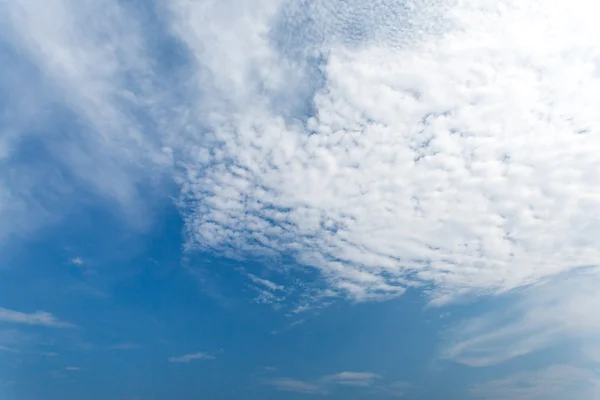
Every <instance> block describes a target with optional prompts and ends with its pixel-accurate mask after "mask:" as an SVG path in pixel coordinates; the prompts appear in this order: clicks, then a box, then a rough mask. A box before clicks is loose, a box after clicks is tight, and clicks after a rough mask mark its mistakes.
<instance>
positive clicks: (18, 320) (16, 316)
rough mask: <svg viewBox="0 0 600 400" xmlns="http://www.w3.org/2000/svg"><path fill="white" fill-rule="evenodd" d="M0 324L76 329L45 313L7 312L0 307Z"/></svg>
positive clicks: (7, 310)
mask: <svg viewBox="0 0 600 400" xmlns="http://www.w3.org/2000/svg"><path fill="white" fill-rule="evenodd" d="M0 322H7V323H12V324H24V325H39V326H47V327H52V328H75V327H76V326H75V325H73V324H71V323H69V322H64V321H61V320H59V319H58V318H56V317H55V316H54V315H52V314H51V313H49V312H46V311H36V312H34V313H31V314H27V313H24V312H20V311H14V310H9V309H6V308H2V307H0Z"/></svg>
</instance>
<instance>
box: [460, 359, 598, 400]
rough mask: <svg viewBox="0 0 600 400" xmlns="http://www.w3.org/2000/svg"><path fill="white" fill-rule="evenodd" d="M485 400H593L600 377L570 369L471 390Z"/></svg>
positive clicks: (522, 375)
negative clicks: (575, 399)
mask: <svg viewBox="0 0 600 400" xmlns="http://www.w3.org/2000/svg"><path fill="white" fill-rule="evenodd" d="M471 394H473V396H474V397H475V398H476V399H482V400H505V399H514V400H562V399H574V398H577V399H581V400H594V399H597V398H598V395H600V376H599V375H598V374H594V373H592V372H590V371H589V370H586V369H581V368H577V367H573V366H569V365H553V366H550V367H547V368H543V369H541V370H538V371H528V372H521V373H517V374H513V375H511V376H509V377H507V378H504V379H498V380H494V381H489V382H485V383H482V384H478V385H475V386H473V387H472V388H471Z"/></svg>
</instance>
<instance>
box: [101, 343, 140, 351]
mask: <svg viewBox="0 0 600 400" xmlns="http://www.w3.org/2000/svg"><path fill="white" fill-rule="evenodd" d="M140 347H141V346H140V345H139V344H137V343H117V344H113V345H110V346H108V347H107V349H109V350H137V349H139V348H140Z"/></svg>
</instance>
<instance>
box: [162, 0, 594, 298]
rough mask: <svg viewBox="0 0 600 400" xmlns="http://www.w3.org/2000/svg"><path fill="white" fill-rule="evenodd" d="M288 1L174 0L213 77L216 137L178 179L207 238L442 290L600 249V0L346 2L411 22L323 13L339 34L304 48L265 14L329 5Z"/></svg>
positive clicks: (227, 250)
mask: <svg viewBox="0 0 600 400" xmlns="http://www.w3.org/2000/svg"><path fill="white" fill-rule="evenodd" d="M430 3H431V2H430ZM434 3H435V6H437V5H439V3H440V2H434ZM281 4H282V3H281V2H278V1H267V0H264V1H262V2H260V4H255V3H254V2H253V3H252V6H250V5H249V3H248V2H245V1H241V0H240V1H233V0H232V1H226V2H219V3H218V4H217V3H211V4H210V5H208V4H202V5H198V4H195V3H192V2H185V1H179V2H175V3H173V10H174V15H175V17H176V18H175V19H174V20H173V27H174V28H173V29H174V31H175V32H176V33H177V34H178V35H179V37H180V38H181V39H182V41H183V42H184V43H186V44H187V45H188V47H189V49H190V51H192V52H193V53H194V54H195V55H196V60H197V62H198V65H197V67H198V69H199V71H201V72H199V73H198V74H197V79H198V87H199V88H200V87H201V88H202V90H203V93H207V92H208V93H209V95H207V97H206V98H205V97H202V96H200V97H201V98H199V99H198V105H197V107H196V108H195V109H192V113H195V117H196V118H198V119H201V120H202V121H203V122H204V123H205V124H207V125H208V126H209V130H210V132H211V134H210V135H209V137H208V138H207V137H204V136H203V137H202V139H198V140H196V144H197V145H196V146H192V145H190V146H189V149H190V150H189V151H188V152H187V154H188V156H189V160H188V161H187V163H186V165H187V167H188V169H187V172H186V174H185V176H182V178H181V183H182V203H181V204H182V206H183V209H184V213H185V216H186V224H187V233H188V237H189V246H190V247H191V248H194V247H195V248H203V249H209V250H218V251H222V252H223V253H224V254H227V255H231V254H235V255H237V256H241V255H244V254H252V255H253V256H255V257H256V255H257V254H259V255H260V254H263V255H266V256H273V255H280V254H285V255H290V254H291V255H293V256H295V257H296V260H297V261H299V262H300V263H303V264H305V265H309V266H312V267H314V268H316V269H317V270H318V271H320V272H321V274H322V276H323V277H324V278H325V279H326V280H327V281H328V282H329V285H330V287H331V288H333V289H334V290H335V291H336V292H337V293H338V294H343V295H346V296H348V297H350V298H352V299H356V300H368V299H381V298H389V297H392V296H397V295H400V294H402V293H403V291H404V289H405V288H406V287H407V286H409V285H415V284H423V283H432V284H433V286H430V287H431V288H432V289H431V297H432V301H433V302H435V303H437V304H441V303H444V302H447V301H449V300H452V299H455V298H456V297H457V296H461V295H467V294H478V293H490V292H492V293H496V292H503V291H507V290H509V289H511V288H515V287H520V286H523V285H526V284H529V283H531V282H535V281H537V280H538V279H540V278H542V277H545V276H552V275H555V274H557V273H560V272H562V271H566V270H569V269H571V268H573V267H576V266H580V265H587V264H594V263H596V262H597V260H598V259H600V250H599V249H600V242H598V241H599V240H600V223H598V221H600V218H599V217H600V207H599V206H598V204H599V203H598V200H599V199H600V180H599V178H598V177H599V176H600V162H598V158H597V156H596V155H597V153H598V151H599V150H600V140H599V139H598V138H599V137H600V136H598V135H597V134H596V133H597V130H598V127H600V118H598V117H597V113H596V111H595V109H594V107H593V104H596V103H598V102H600V74H598V70H599V68H598V66H599V65H600V61H599V60H600V46H598V44H597V42H596V41H595V40H594V39H592V38H594V37H595V36H596V34H597V33H598V28H597V23H596V21H595V20H594V18H592V17H591V15H595V13H594V11H595V10H597V8H598V6H597V5H595V3H591V2H588V1H584V0H576V2H575V3H573V2H571V1H566V0H553V1H550V2H544V3H543V4H542V3H541V2H535V1H531V2H526V4H524V3H522V2H515V1H511V0H503V1H500V2H484V3H482V2H475V1H466V2H458V3H452V4H454V5H452V6H451V7H450V6H447V7H443V8H440V10H441V11H435V13H436V14H435V15H436V18H435V19H434V20H435V21H436V24H437V26H438V28H436V29H433V28H432V27H431V26H430V25H428V22H427V21H430V19H429V18H427V16H428V15H430V14H431V12H433V11H431V10H433V9H435V7H430V8H427V7H422V4H424V2H419V1H416V2H414V5H415V8H413V9H416V10H420V11H419V12H418V13H417V14H419V15H416V14H415V12H414V11H411V8H410V7H405V6H400V5H398V6H394V5H391V4H388V8H386V9H378V11H374V10H369V12H368V16H367V17H365V18H366V20H361V17H360V15H361V11H363V10H365V8H364V6H361V8H356V9H353V10H345V11H344V13H342V15H353V16H354V18H356V19H357V20H360V21H363V22H364V25H365V26H367V27H373V26H375V25H377V24H373V23H372V22H369V21H372V20H377V19H378V18H379V19H382V18H387V16H388V15H392V14H396V15H398V16H399V17H398V18H405V19H408V20H410V21H411V24H412V25H410V26H411V29H412V30H411V31H410V32H406V31H405V30H400V31H398V32H395V31H393V29H387V28H386V29H387V30H386V29H384V30H383V31H381V32H377V34H376V35H365V37H364V38H360V40H355V39H356V38H353V37H349V36H348V35H350V32H351V30H344V29H343V28H342V27H340V28H339V31H335V29H338V28H335V26H333V27H331V28H330V29H329V30H321V31H319V30H320V29H324V28H320V27H319V26H320V25H319V24H316V25H318V26H317V27H313V29H316V30H317V32H315V33H314V35H316V36H318V37H327V38H329V39H327V40H325V39H323V40H316V39H314V38H312V37H302V36H299V37H298V38H297V41H298V43H299V44H298V43H297V47H296V50H297V51H296V53H294V54H299V56H298V57H300V59H297V58H293V57H292V56H291V55H289V54H288V53H286V50H289V49H285V48H284V49H281V48H279V47H278V46H279V44H277V43H274V42H273V40H272V38H271V37H270V36H269V33H268V32H270V30H269V28H270V27H271V26H277V27H278V29H280V31H281V32H280V33H282V32H283V33H285V32H288V33H289V32H290V30H293V28H294V26H293V25H294V24H300V22H298V21H300V20H302V18H304V17H306V16H307V15H308V13H313V11H314V10H312V9H311V10H306V11H304V12H305V13H306V14H302V12H303V11H302V10H294V12H295V13H296V14H294V13H292V15H295V17H294V18H297V19H298V21H296V20H289V18H288V19H285V18H284V20H283V22H282V20H281V18H283V17H282V15H284V14H285V15H288V16H289V14H286V12H285V8H283V9H281V8H280V7H283V6H282V5H281ZM318 4H319V5H322V4H321V3H318ZM348 4H349V5H355V6H356V5H357V4H359V3H357V2H349V3H348ZM378 4H379V3H378ZM394 4H396V3H394ZM398 4H399V3H398ZM315 7H316V9H318V6H315ZM448 8H450V10H448ZM225 9H227V10H230V9H235V10H236V12H235V13H225V11H224V10H225ZM282 10H284V11H282ZM325 11H327V10H325ZM298 13H299V14H298ZM421 14H422V15H421ZM311 15H312V14H311ZM286 18H287V17H286ZM355 22H356V21H348V24H351V25H352V26H357V25H356V23H355ZM278 24H279V25H278ZM286 24H287V25H286ZM424 24H425V25H424ZM325 25H326V24H325ZM342 25H343V24H342ZM359 25H360V24H359ZM225 26H227V27H233V28H232V29H225ZM390 26H393V24H392V25H390ZM421 26H423V28H424V29H422V30H420V27H421ZM286 29H287V31H286ZM369 29H370V28H369ZM332 30H333V31H332ZM382 32H383V33H382ZM416 32H421V33H416ZM294 33H296V31H294ZM334 38H338V39H340V40H336V39H334ZM346 39H347V40H346ZM349 40H350V41H352V43H351V44H349V42H348V41H349ZM315 43H316V44H315ZM314 54H317V55H319V56H320V57H321V58H320V60H321V61H320V62H321V64H320V65H319V67H318V72H319V73H318V74H317V75H319V76H320V77H321V81H320V83H314V82H313V81H312V79H313V78H314V76H313V75H311V74H312V72H311V71H312V70H311V69H310V68H312V67H311V62H313V63H314V58H310V57H311V55H314ZM290 57H291V58H290ZM294 57H295V56H294ZM302 57H304V58H302ZM317 58H318V57H317ZM311 60H312V61H311ZM304 85H308V86H311V85H313V86H314V87H315V89H316V92H314V93H306V91H302V90H296V88H298V87H301V86H304ZM294 93H298V96H300V93H303V95H306V98H305V99H303V100H302V101H305V102H306V103H307V104H309V105H310V107H308V108H312V109H313V110H314V115H313V116H312V117H311V118H309V119H306V120H303V119H302V116H301V113H300V114H294V113H293V112H292V111H291V110H293V109H296V106H297V104H298V101H300V100H299V99H297V98H295V97H294ZM290 96H291V97H290ZM208 98H210V99H211V100H210V101H206V99H208ZM286 107H287V108H286ZM294 117H299V118H300V119H295V118H294Z"/></svg>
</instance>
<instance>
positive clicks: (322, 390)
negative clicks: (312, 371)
mask: <svg viewBox="0 0 600 400" xmlns="http://www.w3.org/2000/svg"><path fill="white" fill-rule="evenodd" d="M381 378H382V377H381V376H380V375H378V374H374V373H371V372H348V371H345V372H340V373H338V374H333V375H326V376H323V377H321V378H319V379H316V380H314V381H303V380H298V379H293V378H287V377H285V378H277V379H270V380H266V381H264V383H265V384H267V385H270V386H274V387H275V388H277V389H278V390H283V391H288V392H297V393H307V394H326V393H328V392H329V391H331V390H332V389H333V387H334V386H336V385H343V386H355V387H363V388H367V387H370V386H372V385H373V384H374V383H375V381H377V380H379V379H381Z"/></svg>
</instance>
